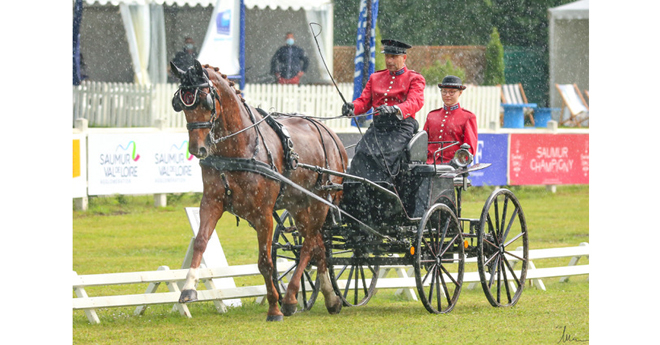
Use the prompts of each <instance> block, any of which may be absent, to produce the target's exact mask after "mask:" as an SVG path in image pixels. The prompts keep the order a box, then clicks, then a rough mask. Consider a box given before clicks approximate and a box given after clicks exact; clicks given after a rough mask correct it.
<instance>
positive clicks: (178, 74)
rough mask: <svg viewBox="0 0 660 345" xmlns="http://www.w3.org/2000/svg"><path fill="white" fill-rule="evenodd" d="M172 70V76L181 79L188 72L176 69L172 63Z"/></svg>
mask: <svg viewBox="0 0 660 345" xmlns="http://www.w3.org/2000/svg"><path fill="white" fill-rule="evenodd" d="M170 70H171V71H172V74H174V76H175V77H177V78H179V79H181V76H182V75H184V74H186V72H185V71H184V70H182V69H180V68H179V67H176V65H175V64H174V63H173V62H172V61H170Z"/></svg>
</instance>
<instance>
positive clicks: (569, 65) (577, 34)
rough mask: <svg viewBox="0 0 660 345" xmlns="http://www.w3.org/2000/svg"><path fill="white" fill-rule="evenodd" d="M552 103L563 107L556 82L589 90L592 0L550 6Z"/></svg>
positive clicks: (551, 104)
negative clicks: (590, 0)
mask: <svg viewBox="0 0 660 345" xmlns="http://www.w3.org/2000/svg"><path fill="white" fill-rule="evenodd" d="M548 18H549V42H548V43H549V53H550V54H549V55H550V61H549V62H550V71H549V72H550V106H551V107H554V108H558V107H561V97H560V96H559V94H558V93H557V89H556V88H555V84H573V83H575V84H577V85H578V87H579V88H580V90H588V89H589V0H580V1H576V2H572V3H569V4H566V5H562V6H558V7H554V8H550V9H548Z"/></svg>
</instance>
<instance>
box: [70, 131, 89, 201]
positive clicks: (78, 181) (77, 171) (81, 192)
mask: <svg viewBox="0 0 660 345" xmlns="http://www.w3.org/2000/svg"><path fill="white" fill-rule="evenodd" d="M86 146H87V142H86V139H85V135H83V134H74V135H73V183H72V187H73V197H74V198H84V197H86V196H87V147H86Z"/></svg>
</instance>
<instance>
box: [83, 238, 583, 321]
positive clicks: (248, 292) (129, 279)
mask: <svg viewBox="0 0 660 345" xmlns="http://www.w3.org/2000/svg"><path fill="white" fill-rule="evenodd" d="M589 253H590V249H589V245H588V243H581V244H580V246H577V247H566V248H551V249H536V250H530V251H529V260H530V265H529V267H528V271H527V280H528V282H529V283H530V284H533V286H535V287H536V288H539V289H541V290H545V285H543V282H542V281H541V279H543V278H555V277H561V279H560V281H562V282H564V281H566V280H568V277H569V276H576V275H589V272H590V269H589V268H590V267H589V265H588V264H586V265H577V263H578V261H579V260H580V258H581V257H587V258H588V257H589ZM565 257H570V258H571V260H570V262H569V263H568V265H567V266H559V267H547V268H536V267H535V266H534V264H533V261H532V260H541V259H549V258H565ZM281 260H284V259H281ZM470 261H471V262H473V261H474V260H470ZM293 264H294V262H293V261H283V262H280V263H278V265H277V268H278V271H280V272H285V271H286V270H288V269H289V268H290V267H291V266H292V265H293ZM391 269H395V270H396V271H397V275H398V277H396V278H394V277H392V278H379V279H378V281H377V282H376V289H398V290H397V292H396V293H397V294H398V293H406V296H407V297H408V298H409V299H415V300H416V299H417V296H416V290H413V289H415V287H416V283H415V278H414V275H413V274H412V268H411V267H410V266H388V267H381V272H380V273H381V275H380V276H381V277H384V276H385V274H386V271H388V270H391ZM187 273H188V270H187V269H179V270H169V268H167V267H165V266H161V267H159V269H158V270H157V271H146V272H129V273H108V274H90V275H78V274H76V272H73V284H72V286H73V290H74V291H75V293H76V296H77V298H74V299H73V310H84V311H85V314H86V316H87V319H88V320H89V322H90V323H100V320H99V317H98V315H97V313H96V310H97V309H99V308H112V307H128V306H137V308H136V309H135V312H134V314H135V315H140V314H142V313H143V312H144V310H145V308H146V307H147V306H148V305H154V304H172V305H173V306H174V308H173V309H174V310H176V311H178V312H179V313H180V314H181V315H182V316H185V317H188V318H190V317H192V315H191V314H190V311H189V310H188V308H187V307H186V305H185V304H180V303H178V302H179V301H178V299H179V294H180V290H179V287H178V285H177V282H182V281H184V280H185V279H186V274H187ZM198 275H199V277H200V282H202V283H203V284H204V285H205V287H206V290H199V291H198V292H197V293H198V295H197V297H198V301H213V302H216V309H217V311H218V312H224V311H225V310H226V309H225V308H224V307H223V305H222V304H221V303H219V302H220V301H222V300H228V299H235V298H249V297H260V296H264V295H265V294H266V288H265V285H257V286H242V287H237V288H216V287H215V286H214V284H213V279H217V278H231V277H243V276H256V275H260V273H259V269H258V267H257V265H256V264H253V265H240V266H229V267H216V268H201V269H200V270H199V271H198ZM479 281H480V279H479V274H478V272H466V273H465V275H464V277H463V283H468V284H469V286H468V288H475V287H476V286H477V283H478V282H479ZM140 283H142V284H143V283H149V287H147V290H146V292H145V293H144V294H134V295H120V296H98V297H91V296H88V295H87V292H86V290H85V288H86V287H91V286H106V285H118V284H140ZM161 283H165V285H166V286H167V289H168V290H169V291H168V292H160V293H156V290H157V288H158V286H159V285H160V284H161ZM337 283H338V285H339V286H340V287H343V286H345V284H346V281H344V280H340V281H338V282H337ZM308 288H311V287H310V286H308Z"/></svg>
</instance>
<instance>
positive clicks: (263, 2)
mask: <svg viewBox="0 0 660 345" xmlns="http://www.w3.org/2000/svg"><path fill="white" fill-rule="evenodd" d="M216 2H217V0H85V3H86V4H88V5H93V4H95V3H97V4H100V5H106V4H110V5H115V6H117V5H119V4H121V3H125V4H148V3H156V4H161V5H162V4H165V5H168V6H172V5H174V4H176V5H177V6H184V5H188V6H190V7H194V6H198V5H199V6H203V7H206V6H214V5H215V4H216ZM243 2H244V4H245V7H246V8H248V9H253V8H255V7H257V8H258V9H260V10H263V9H265V8H267V7H268V8H270V9H276V8H280V9H289V8H291V9H293V10H299V9H301V8H302V9H305V10H310V9H317V8H320V7H322V6H324V5H329V4H332V1H331V0H243Z"/></svg>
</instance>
